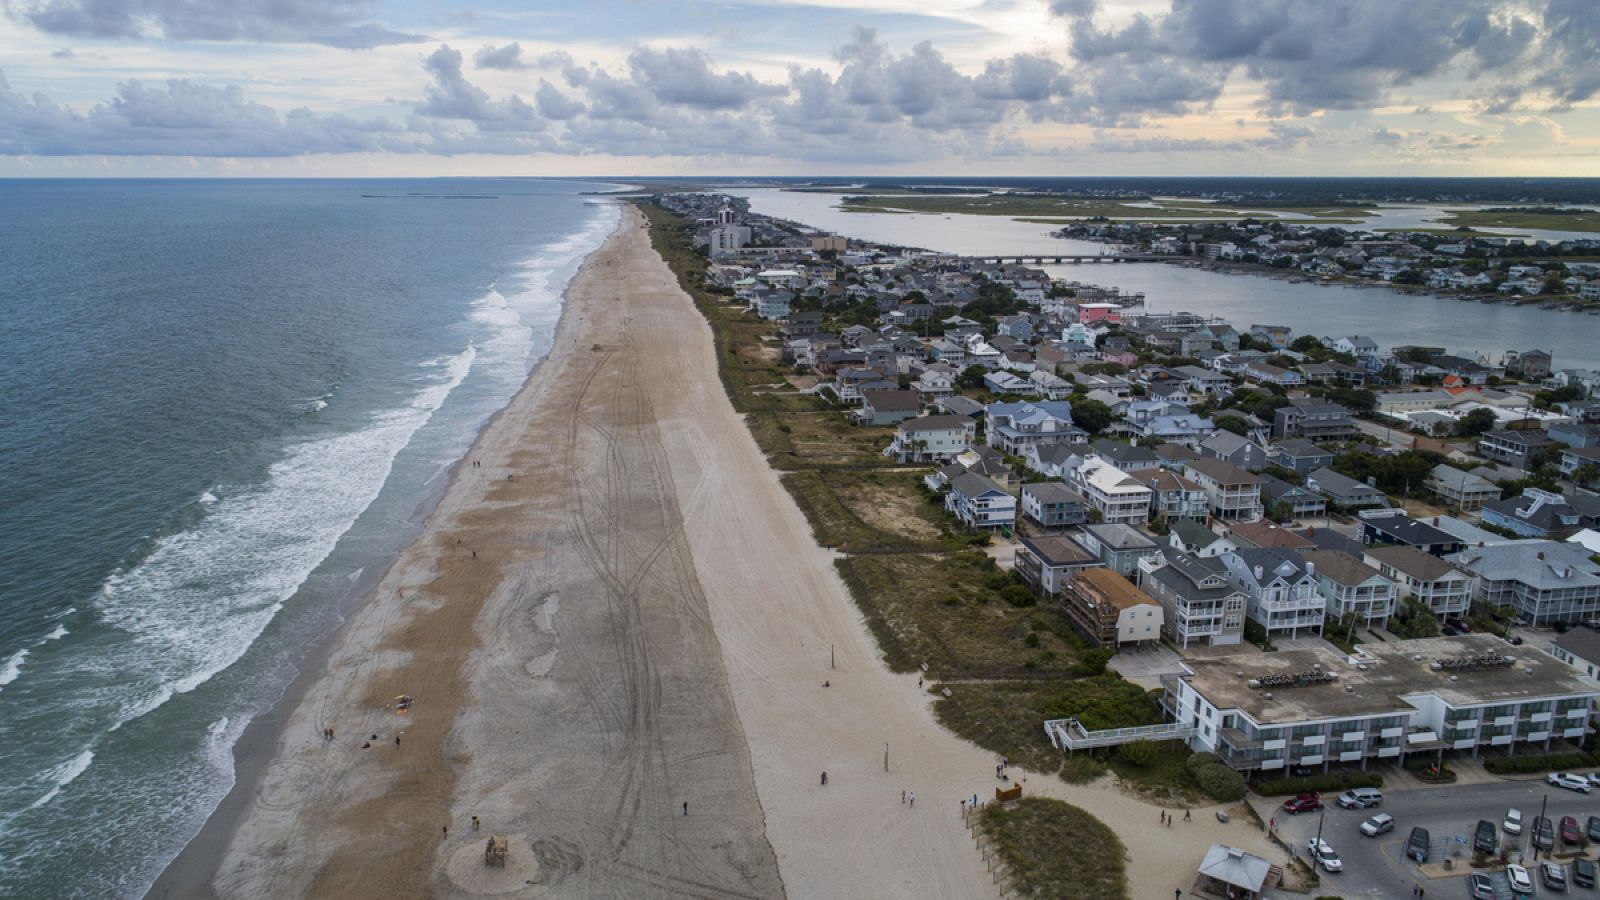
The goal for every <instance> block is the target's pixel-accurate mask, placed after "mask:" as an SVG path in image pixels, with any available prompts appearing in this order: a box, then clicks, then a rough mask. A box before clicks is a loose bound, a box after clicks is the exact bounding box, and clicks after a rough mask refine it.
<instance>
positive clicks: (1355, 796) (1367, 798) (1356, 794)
mask: <svg viewBox="0 0 1600 900" xmlns="http://www.w3.org/2000/svg"><path fill="white" fill-rule="evenodd" d="M1339 805H1340V806H1341V807H1343V808H1345V809H1366V808H1368V807H1371V806H1382V805H1383V791H1380V790H1378V789H1377V788H1369V787H1363V788H1351V789H1350V790H1348V791H1345V792H1344V793H1342V794H1340V795H1339Z"/></svg>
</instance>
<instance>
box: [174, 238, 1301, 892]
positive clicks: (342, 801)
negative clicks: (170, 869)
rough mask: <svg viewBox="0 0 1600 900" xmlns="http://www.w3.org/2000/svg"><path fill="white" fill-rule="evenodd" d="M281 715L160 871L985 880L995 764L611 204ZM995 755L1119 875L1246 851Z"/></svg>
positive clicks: (315, 888)
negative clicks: (194, 860) (1062, 805)
mask: <svg viewBox="0 0 1600 900" xmlns="http://www.w3.org/2000/svg"><path fill="white" fill-rule="evenodd" d="M825 682H826V684H827V686H824V683H825ZM402 694H404V695H409V696H411V697H412V698H413V700H414V705H413V706H412V708H411V709H410V710H409V711H407V712H405V713H404V714H401V713H400V712H398V711H396V710H395V709H394V708H393V705H392V701H393V699H394V698H395V697H397V696H399V695H402ZM278 715H280V716H281V717H282V721H283V722H284V725H283V731H282V733H281V736H280V738H279V740H278V744H277V746H276V748H275V749H274V751H273V760H272V762H271V763H269V764H268V765H267V766H266V767H265V769H264V772H263V774H262V776H261V777H260V779H258V782H257V783H256V784H255V785H253V786H252V787H251V788H250V791H251V802H250V803H249V804H248V806H247V807H246V808H245V810H244V812H243V813H242V815H241V816H240V817H239V821H238V823H237V827H236V828H235V829H234V830H233V832H232V834H231V837H230V838H229V840H228V841H227V845H226V851H225V852H224V853H221V854H219V858H218V859H217V860H215V864H216V870H215V872H214V873H213V874H211V875H208V876H207V877H206V878H205V879H203V880H202V881H201V882H199V883H195V882H193V880H192V879H191V883H189V884H188V885H187V886H183V887H182V888H181V889H179V888H174V890H173V891H172V895H181V896H204V895H208V894H212V895H217V896H229V897H266V896H272V897H288V896H340V897H379V896H383V897H412V896H463V897H465V896H490V895H505V894H512V893H516V894H517V895H519V896H622V895H648V896H696V897H724V896H726V897H775V896H781V895H785V894H786V895H789V896H795V897H913V896H915V897H923V898H925V897H950V898H958V897H960V898H967V897H985V896H997V895H998V889H997V888H996V887H995V886H994V884H993V883H992V879H991V877H990V876H989V874H988V873H987V871H986V870H985V866H984V864H983V862H982V859H981V857H980V855H979V853H978V851H977V850H976V848H975V846H974V842H973V839H972V837H971V836H970V834H969V833H968V831H967V830H966V828H965V825H964V823H963V820H962V817H961V815H960V806H959V801H960V800H961V799H962V798H969V797H971V796H972V795H973V794H977V795H978V796H979V797H988V796H991V795H992V794H991V792H992V790H993V787H994V785H995V782H994V762H995V761H994V759H993V757H992V756H991V755H990V754H989V753H988V752H986V751H984V750H981V749H979V748H977V747H975V746H973V745H971V744H969V743H967V742H965V741H962V740H960V739H958V738H956V737H954V736H953V735H951V734H949V733H948V732H946V731H944V730H943V729H942V728H940V727H939V726H938V724H937V723H936V722H935V721H934V718H933V715H932V712H931V697H930V696H929V695H928V694H926V693H925V692H924V691H922V690H919V689H918V687H917V681H916V678H915V677H914V676H904V675H896V674H893V673H891V672H889V671H888V670H887V669H886V668H885V666H884V665H883V664H882V662H881V661H880V660H879V657H878V652H877V649H876V647H875V646H874V644H873V641H872V638H871V636H870V634H869V633H868V631H867V629H866V627H865V625H864V624H863V622H862V621H861V619H860V617H859V615H858V614H857V612H856V610H855V607H854V605H853V604H852V602H851V600H850V598H849V596H848V594H847V592H846V589H845V587H844V585H843V583H842V582H841V581H840V580H839V578H838V576H837V574H836V572H835V569H834V568H833V565H832V557H831V556H830V555H829V553H828V552H827V551H824V550H822V549H821V548H819V547H818V546H817V545H816V543H815V541H814V540H813V538H812V536H811V534H810V529H809V526H808V525H807V523H806V521H805V519H804V517H803V516H802V515H801V513H800V512H799V510H798V508H797V507H796V506H795V505H794V503H793V501H792V500H791V499H790V497H789V496H788V494H787V493H786V492H785V491H784V490H783V488H782V486H781V485H780V483H779V481H778V478H777V474H776V473H775V472H774V471H773V470H772V469H771V468H770V467H769V466H768V465H767V463H766V460H765V459H764V458H763V456H762V454H761V453H760V451H759V449H758V448H757V446H756V444H755V442H754V441H753V439H752V438H751V437H750V435H749V433H748V431H747V430H746V429H745V427H744V425H743V423H742V421H741V420H740V418H739V416H738V415H737V414H736V413H735V412H734V410H733V409H732V406H731V405H730V404H729V402H728V400H727V398H726V396H725V395H724V394H723V390H722V386H721V383H720V381H719V379H718V376H717V372H716V362H715V357H714V354H713V349H712V342H711V333H710V329H709V327H708V326H707V325H706V323H705V322H704V320H703V319H702V318H701V316H700V315H699V313H698V312H697V311H696V310H695V309H694V306H693V304H692V303H691V301H690V299H689V298H688V297H687V295H685V294H684V293H683V292H682V291H681V290H679V288H678V286H677V284H676V281H675V280H674V278H673V277H672V275H671V273H670V271H669V270H668V269H667V267H666V265H665V264H664V263H663V262H662V261H661V259H660V257H659V256H658V255H657V254H655V253H654V251H653V250H652V249H651V248H650V246H649V239H648V235H647V233H646V231H645V229H644V224H643V219H642V217H641V216H639V214H638V213H637V212H635V211H633V210H631V209H629V210H626V211H625V212H624V215H623V217H622V224H621V225H620V227H619V230H618V231H617V233H616V234H614V235H613V236H612V237H611V238H610V239H609V240H608V241H607V242H606V244H605V246H604V247H602V248H601V249H600V250H599V251H597V252H596V253H595V254H594V255H592V256H591V257H590V258H589V260H588V261H587V262H586V263H585V265H584V266H583V268H582V270H581V271H580V272H579V274H578V275H577V276H576V277H575V279H574V280H573V282H572V284H571V285H570V286H569V289H568V294H567V307H566V308H565V310H564V312H563V317H562V321H561V325H560V328H559V330H558V334H557V338H556V343H555V346H554V348H553V350H552V351H551V353H550V355H549V357H548V358H547V359H546V361H545V362H544V363H543V364H541V366H540V367H539V369H538V370H537V372H536V373H535V375H534V376H533V377H532V378H531V379H530V380H529V383H528V384H527V385H526V386H525V387H524V389H523V390H522V391H521V392H520V393H519V394H518V395H517V397H516V398H515V399H514V400H513V401H512V403H511V405H510V406H508V407H507V409H506V410H504V411H503V412H502V413H501V414H500V415H499V416H498V417H496V419H495V420H494V421H493V422H492V423H491V424H490V425H489V426H488V427H486V428H485V430H484V431H483V433H482V434H481V435H480V437H479V440H478V442H477V444H476V445H475V446H474V448H473V450H472V452H471V456H470V458H469V461H467V462H464V463H463V464H462V466H461V467H460V469H459V470H458V473H457V476H456V478H455V481H454V483H453V484H452V485H451V487H450V488H449V490H448V491H447V493H446V495H445V497H444V498H443V500H442V501H441V503H440V505H439V507H438V509H437V510H436V511H435V512H434V514H433V515H432V517H431V518H430V519H429V521H428V523H427V525H426V528H425V530H424V533H423V535H422V536H421V537H420V538H419V539H418V541H417V542H416V543H415V544H414V545H413V546H412V547H411V548H409V549H408V550H407V551H406V553H405V554H403V555H402V557H401V558H400V559H399V560H398V561H397V562H396V563H395V565H394V566H393V567H392V568H391V570H390V571H389V572H388V573H387V575H386V576H385V577H384V579H383V580H382V582H381V583H380V584H379V586H378V587H377V589H376V593H375V595H374V597H373V598H372V600H371V602H369V603H368V604H366V605H365V606H364V607H363V608H362V609H361V610H360V612H359V613H358V614H357V615H356V617H355V618H354V619H353V620H352V621H351V622H350V623H349V625H348V627H347V628H346V629H345V630H344V632H343V633H342V635H341V637H340V639H339V641H338V642H337V644H336V645H335V646H334V647H333V649H332V650H331V652H330V654H329V657H328V661H327V665H326V670H325V671H324V672H323V673H322V674H321V675H320V676H317V677H316V678H315V679H314V680H313V681H312V682H311V683H310V684H309V685H308V686H307V688H306V690H305V691H304V694H303V696H302V697H300V699H299V701H298V703H296V704H295V706H294V708H293V710H292V711H280V712H279V713H278ZM324 728H332V729H334V738H333V739H332V740H331V741H330V740H325V739H324V738H323V737H322V733H323V729H324ZM373 736H376V740H373ZM397 737H398V739H399V742H398V744H397V743H396V739H397ZM368 743H370V744H371V746H370V747H365V748H364V747H363V744H368ZM824 771H826V772H827V773H828V783H827V785H826V786H824V785H822V784H821V773H823V772H824ZM1013 774H1014V775H1018V776H1019V777H1024V778H1027V779H1028V780H1027V785H1026V790H1028V791H1029V792H1032V793H1038V794H1043V795H1047V796H1054V797H1060V798H1062V799H1065V800H1068V801H1070V802H1073V803H1076V804H1079V805H1081V806H1084V807H1085V808H1087V809H1089V810H1090V811H1092V812H1094V813H1095V814H1096V815H1098V816H1100V817H1101V818H1102V819H1103V820H1105V821H1106V822H1107V823H1108V824H1110V825H1111V826H1112V827H1113V828H1114V829H1115V830H1116V831H1117V832H1118V833H1119V834H1120V835H1121V836H1122V838H1123V840H1124V842H1125V843H1126V844H1127V845H1128V850H1129V853H1130V857H1131V860H1130V866H1129V875H1130V882H1131V887H1132V895H1133V896H1135V897H1141V898H1143V897H1156V896H1168V895H1170V893H1171V891H1172V890H1173V888H1174V887H1178V886H1187V884H1188V882H1189V880H1190V879H1191V878H1192V874H1193V866H1194V865H1195V864H1196V863H1198V861H1199V859H1200V857H1201V855H1203V853H1204V850H1205V847H1206V846H1208V845H1209V843H1210V842H1211V841H1212V840H1223V841H1226V842H1229V843H1232V844H1234V845H1236V846H1242V847H1245V848H1246V849H1250V850H1253V851H1256V852H1263V851H1264V849H1265V840H1264V837H1263V836H1262V835H1261V833H1260V832H1259V831H1257V830H1256V829H1255V828H1254V827H1253V826H1251V825H1248V824H1244V823H1241V822H1240V821H1238V820H1236V821H1235V822H1234V823H1232V824H1229V825H1222V824H1219V823H1217V822H1216V820H1215V819H1214V818H1213V817H1212V816H1211V814H1210V810H1207V809H1198V810H1196V811H1195V816H1194V822H1193V823H1179V824H1178V825H1177V827H1162V826H1161V825H1160V824H1159V823H1158V815H1157V810H1156V809H1155V808H1153V807H1152V806H1151V805H1149V804H1146V803H1143V802H1141V801H1139V800H1136V799H1134V798H1132V797H1130V796H1128V795H1126V794H1124V793H1122V792H1120V791H1117V790H1116V789H1115V788H1113V787H1111V786H1110V785H1108V784H1103V783H1102V784H1098V785H1093V786H1087V787H1073V786H1069V785H1066V784H1064V783H1062V782H1060V781H1059V780H1058V779H1055V778H1044V777H1030V776H1028V775H1027V773H1019V772H1018V771H1017V770H1015V769H1013ZM902 791H909V792H915V794H916V804H915V806H914V807H913V806H910V805H909V804H905V803H902V800H901V796H902V795H901V792H902ZM685 804H687V806H685ZM474 816H476V817H479V819H480V821H481V824H482V830H481V831H479V832H474V831H473V830H472V821H473V817H474ZM208 827H209V826H208ZM489 833H494V834H503V835H506V836H507V837H508V838H509V839H510V845H511V853H510V862H509V864H508V865H507V866H506V867H505V868H504V869H499V868H489V867H486V866H485V865H484V864H483V852H482V848H483V841H484V839H485V838H486V836H487V835H488V834H489ZM1273 856H1274V858H1276V854H1273Z"/></svg>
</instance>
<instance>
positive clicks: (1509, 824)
mask: <svg viewBox="0 0 1600 900" xmlns="http://www.w3.org/2000/svg"><path fill="white" fill-rule="evenodd" d="M1500 827H1501V828H1502V829H1503V830H1504V831H1505V833H1506V834H1521V833H1522V810H1520V809H1508V810H1506V818H1505V821H1503V822H1501V823H1500Z"/></svg>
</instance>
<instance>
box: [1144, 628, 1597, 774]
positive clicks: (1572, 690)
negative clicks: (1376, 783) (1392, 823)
mask: <svg viewBox="0 0 1600 900" xmlns="http://www.w3.org/2000/svg"><path fill="white" fill-rule="evenodd" d="M1182 665H1183V668H1184V670H1185V671H1184V673H1183V674H1181V675H1168V676H1164V677H1163V678H1162V687H1163V696H1162V705H1163V706H1164V707H1165V708H1166V710H1167V711H1168V714H1169V715H1170V716H1172V718H1173V719H1174V720H1175V721H1176V722H1177V723H1179V724H1182V725H1188V726H1191V727H1193V728H1194V729H1195V733H1194V736H1193V737H1192V738H1190V739H1189V745H1190V746H1191V747H1192V748H1193V749H1195V750H1208V751H1211V752H1213V753H1216V754H1217V755H1218V756H1220V757H1222V761H1223V762H1224V763H1226V764H1227V765H1229V766H1231V767H1233V768H1234V769H1237V770H1239V771H1241V772H1257V771H1259V772H1276V771H1280V770H1283V769H1287V768H1290V767H1296V766H1309V767H1315V768H1318V769H1320V770H1322V771H1327V769H1328V768H1329V767H1330V766H1332V765H1333V764H1335V763H1340V764H1344V765H1351V766H1360V767H1362V768H1366V766H1367V765H1368V763H1369V761H1371V760H1380V761H1385V762H1402V761H1404V760H1405V758H1406V757H1408V756H1411V755H1415V754H1427V756H1428V757H1430V758H1433V759H1443V757H1444V755H1445V754H1446V753H1464V754H1470V755H1472V756H1478V755H1479V754H1480V753H1482V752H1484V751H1485V750H1488V751H1490V752H1495V753H1516V752H1545V751H1547V750H1549V749H1550V747H1551V745H1552V743H1553V742H1554V741H1556V740H1570V741H1575V742H1580V743H1581V742H1582V741H1583V739H1584V735H1585V734H1586V732H1587V731H1588V722H1589V717H1590V715H1591V713H1592V712H1593V709H1594V705H1595V698H1596V696H1597V695H1600V687H1597V686H1595V685H1594V684H1593V683H1592V682H1589V681H1587V680H1585V679H1583V677H1582V676H1581V673H1579V672H1577V671H1574V670H1573V669H1572V668H1570V667H1568V666H1567V665H1566V664H1565V663H1563V662H1561V661H1559V660H1557V659H1556V658H1554V657H1552V656H1550V655H1549V654H1547V653H1543V652H1541V651H1538V650H1535V649H1532V648H1525V647H1512V646H1511V645H1509V644H1507V643H1505V642H1504V641H1502V640H1500V639H1499V638H1498V637H1495V636H1492V635H1476V634H1474V635H1463V636H1461V637H1454V638H1423V639H1420V640H1410V641H1393V642H1390V643H1371V644H1363V645H1361V648H1360V652H1359V653H1358V654H1357V655H1356V656H1353V657H1347V656H1345V655H1344V654H1342V653H1338V652H1336V651H1334V650H1333V649H1332V648H1323V647H1317V648H1308V649H1304V650H1285V651H1281V652H1278V653H1266V654H1249V655H1239V656H1222V657H1211V658H1208V659H1186V660H1184V661H1183V663H1182Z"/></svg>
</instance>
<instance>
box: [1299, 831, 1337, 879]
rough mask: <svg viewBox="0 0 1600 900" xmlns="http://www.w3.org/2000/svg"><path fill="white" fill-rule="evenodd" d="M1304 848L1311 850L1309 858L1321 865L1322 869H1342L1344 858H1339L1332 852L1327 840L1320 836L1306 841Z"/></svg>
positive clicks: (1329, 870)
mask: <svg viewBox="0 0 1600 900" xmlns="http://www.w3.org/2000/svg"><path fill="white" fill-rule="evenodd" d="M1306 849H1307V850H1310V851H1311V859H1312V860H1313V861H1314V862H1315V863H1316V864H1317V865H1320V866H1322V868H1323V870H1324V871H1328V872H1343V871H1344V860H1342V859H1340V858H1339V854H1337V853H1335V852H1333V847H1331V846H1330V845H1329V844H1328V842H1327V841H1324V840H1321V839H1320V838H1312V839H1311V840H1309V841H1306Z"/></svg>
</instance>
